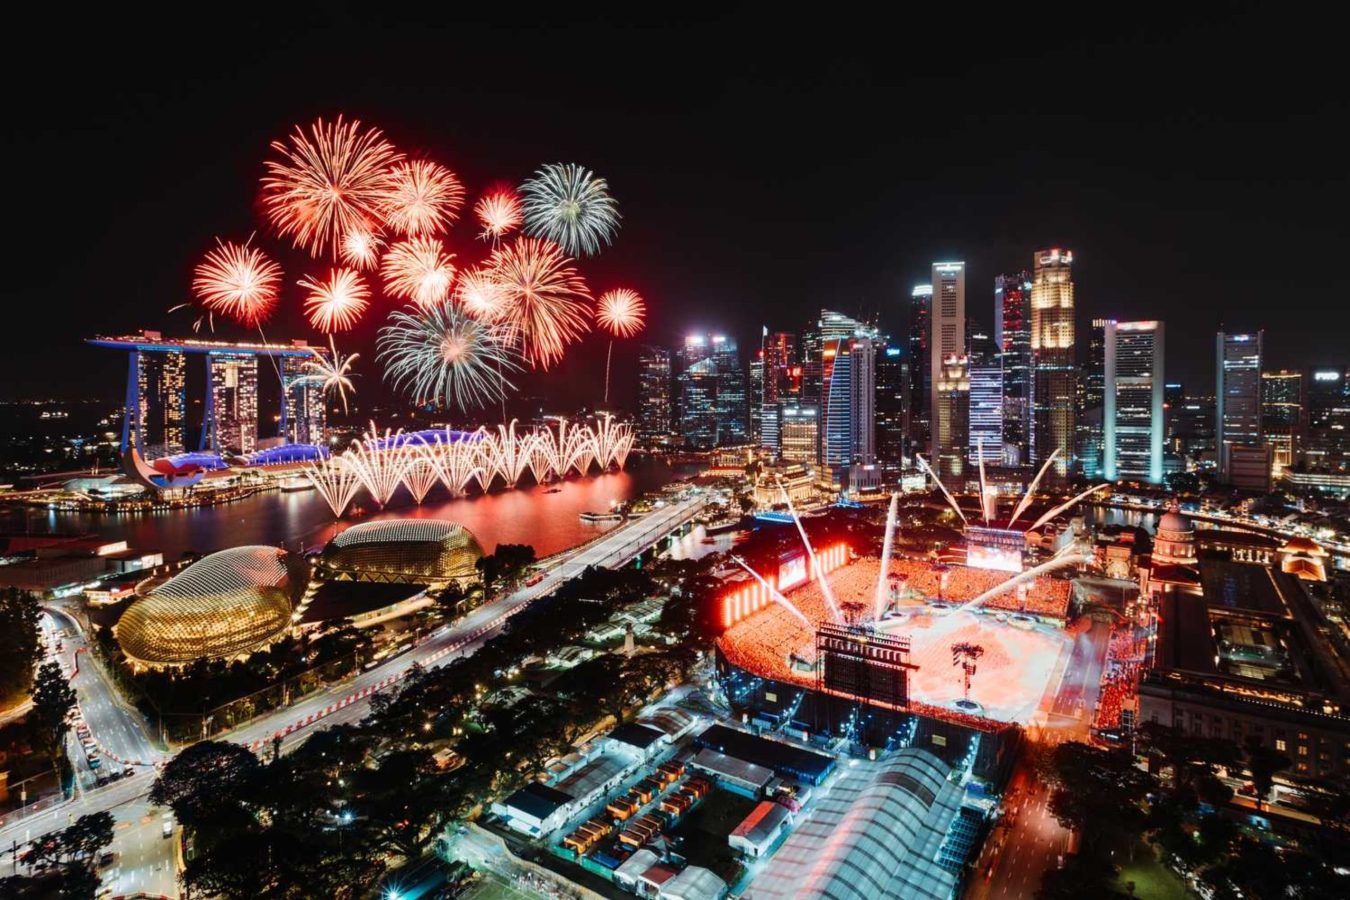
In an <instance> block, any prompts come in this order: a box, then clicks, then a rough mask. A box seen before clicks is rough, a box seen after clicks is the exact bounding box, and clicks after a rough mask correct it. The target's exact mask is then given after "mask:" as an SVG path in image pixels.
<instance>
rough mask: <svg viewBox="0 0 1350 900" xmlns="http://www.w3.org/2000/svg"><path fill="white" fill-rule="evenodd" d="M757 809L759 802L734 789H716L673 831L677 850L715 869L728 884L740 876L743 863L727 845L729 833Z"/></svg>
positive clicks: (690, 860) (693, 860)
mask: <svg viewBox="0 0 1350 900" xmlns="http://www.w3.org/2000/svg"><path fill="white" fill-rule="evenodd" d="M754 808H755V801H754V800H750V799H748V798H746V797H742V796H741V795H740V794H733V793H731V792H730V791H722V790H714V791H713V792H712V793H711V794H709V795H708V796H707V797H705V798H704V799H703V802H702V803H700V804H699V805H698V807H697V808H696V809H694V811H693V812H691V813H689V815H687V816H685V818H684V821H682V822H680V823H679V825H677V826H676V827H675V829H674V830H673V831H672V832H671V835H672V836H673V837H676V838H679V839H680V842H679V845H678V847H677V848H676V849H677V852H678V853H679V854H680V855H681V856H683V857H684V858H685V859H687V860H689V864H690V865H691V866H703V867H704V868H706V869H711V870H712V871H713V872H715V873H716V874H717V876H718V877H719V878H721V879H722V880H723V881H725V882H726V883H727V884H735V883H736V882H737V880H739V878H740V872H741V864H740V862H739V861H738V860H737V859H736V854H735V853H734V852H733V851H732V849H731V848H730V847H728V846H727V835H729V834H731V831H732V829H734V828H735V827H736V826H737V825H739V824H741V821H742V820H743V819H744V818H745V817H746V816H748V815H750V811H751V810H752V809H754Z"/></svg>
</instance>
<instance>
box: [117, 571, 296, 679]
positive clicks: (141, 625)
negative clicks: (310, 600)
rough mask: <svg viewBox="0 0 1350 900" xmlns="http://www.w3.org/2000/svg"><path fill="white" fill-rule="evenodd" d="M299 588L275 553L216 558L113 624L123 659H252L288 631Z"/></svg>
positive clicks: (139, 603) (152, 661) (158, 590)
mask: <svg viewBox="0 0 1350 900" xmlns="http://www.w3.org/2000/svg"><path fill="white" fill-rule="evenodd" d="M297 582H298V579H295V578H293V577H292V568H291V565H290V564H289V560H288V557H287V556H286V554H285V552H284V551H281V550H278V549H277V548H275V547H261V546H254V547H235V548H232V549H230V550H222V551H221V552H219V553H213V554H211V555H210V556H207V557H204V558H203V559H200V560H198V561H197V562H195V563H193V564H192V565H190V566H188V567H187V568H186V569H184V570H183V571H182V572H179V573H178V574H177V575H175V576H174V577H173V578H170V579H169V580H168V581H166V582H164V583H163V584H161V585H160V586H158V587H156V588H154V589H152V590H151V591H150V592H149V593H148V594H146V595H145V596H144V597H142V598H141V599H139V600H137V601H136V602H134V603H132V604H131V606H130V607H128V608H127V611H126V612H125V613H123V614H122V618H121V619H119V620H118V622H117V628H116V635H117V641H118V643H119V644H120V645H121V647H122V652H123V653H125V654H126V655H127V656H128V657H130V658H132V659H134V660H137V661H140V662H144V663H150V664H152V665H181V664H183V663H189V662H192V661H194V660H196V659H200V658H203V657H216V656H223V657H232V656H240V655H243V654H246V653H251V652H253V651H254V650H258V649H261V648H263V647H265V646H267V645H268V644H270V643H271V642H272V641H273V640H275V639H276V638H278V637H280V636H281V635H282V634H283V633H284V632H285V630H286V628H287V627H288V626H289V625H290V619H291V598H292V595H293V593H295V590H296V588H297V586H298V585H297Z"/></svg>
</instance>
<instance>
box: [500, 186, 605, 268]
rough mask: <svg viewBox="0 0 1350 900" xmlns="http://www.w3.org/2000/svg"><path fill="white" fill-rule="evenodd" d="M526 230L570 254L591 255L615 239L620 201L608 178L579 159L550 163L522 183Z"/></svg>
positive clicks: (521, 190) (521, 191)
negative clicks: (585, 165) (604, 177)
mask: <svg viewBox="0 0 1350 900" xmlns="http://www.w3.org/2000/svg"><path fill="white" fill-rule="evenodd" d="M520 193H521V196H522V197H523V199H524V210H525V231H526V232H527V233H528V234H531V235H534V236H535V237H543V238H548V239H549V240H551V241H553V242H554V243H555V244H557V245H558V246H560V247H562V248H563V250H564V251H565V252H566V253H567V254H568V255H569V256H591V255H593V254H595V253H598V252H600V248H601V246H602V245H607V244H609V243H611V242H612V241H613V240H614V232H616V231H618V229H619V204H618V203H617V202H616V201H615V200H614V198H613V197H612V196H610V193H609V185H608V184H607V183H606V182H605V179H603V178H599V177H597V176H596V175H595V173H593V172H592V171H591V170H590V169H587V168H585V167H584V166H579V165H577V164H576V163H549V164H548V165H546V166H543V167H542V168H540V169H539V171H537V172H535V173H534V177H533V178H530V179H528V180H527V181H526V182H525V183H524V184H522V185H521V186H520Z"/></svg>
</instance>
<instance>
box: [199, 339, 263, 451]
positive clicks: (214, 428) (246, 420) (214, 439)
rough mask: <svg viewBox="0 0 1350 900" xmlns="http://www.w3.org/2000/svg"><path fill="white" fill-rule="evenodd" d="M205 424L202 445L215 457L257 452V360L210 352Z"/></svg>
mask: <svg viewBox="0 0 1350 900" xmlns="http://www.w3.org/2000/svg"><path fill="white" fill-rule="evenodd" d="M206 381H207V391H206V401H207V403H208V404H210V406H209V407H208V408H207V411H206V415H205V417H204V419H205V421H204V424H203V427H202V443H203V445H204V446H206V447H208V448H210V449H211V450H214V451H216V452H217V453H226V452H234V453H245V454H247V453H252V452H253V451H254V450H256V449H258V357H257V356H255V355H254V354H252V353H231V352H228V351H217V352H212V353H210V354H208V355H207V357H206Z"/></svg>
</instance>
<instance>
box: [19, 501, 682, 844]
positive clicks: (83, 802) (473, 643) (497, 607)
mask: <svg viewBox="0 0 1350 900" xmlns="http://www.w3.org/2000/svg"><path fill="white" fill-rule="evenodd" d="M702 506H703V500H702V498H701V497H695V498H692V499H688V500H682V501H678V502H675V503H672V504H670V505H668V506H666V507H664V508H662V509H659V510H654V511H653V512H651V513H648V514H647V515H645V516H643V517H642V518H639V519H635V520H632V521H631V522H629V523H625V524H624V525H621V526H619V527H618V528H616V529H614V530H612V531H609V532H607V533H606V534H605V535H604V536H602V537H601V538H599V539H598V540H596V541H594V542H593V543H591V544H588V545H586V546H585V547H583V548H581V549H580V550H578V551H576V552H575V553H572V554H568V555H565V556H563V557H561V558H560V559H559V561H558V562H557V563H556V564H555V565H554V566H553V567H552V568H550V569H549V570H548V571H547V573H546V574H545V576H544V578H543V579H541V580H540V581H539V583H537V584H534V585H529V586H526V587H522V588H520V589H519V590H517V591H515V592H513V593H511V594H509V595H507V596H505V597H501V598H498V599H496V600H493V601H491V602H489V603H486V604H484V605H483V606H480V607H479V608H478V609H475V610H474V611H472V612H471V613H469V614H468V615H466V616H464V617H463V618H462V619H460V620H458V621H456V622H455V623H454V624H452V625H448V626H444V627H442V628H439V629H437V630H436V631H434V632H432V633H431V634H430V635H428V636H427V637H426V638H425V639H423V641H422V642H421V643H420V644H418V645H417V646H416V647H414V648H413V649H412V650H410V651H408V652H406V653H403V654H402V655H400V656H398V657H395V658H394V659H391V660H389V661H388V662H385V663H383V664H382V665H380V666H377V667H376V668H373V669H371V670H369V671H367V672H363V673H361V674H360V675H358V676H356V677H355V678H353V679H351V680H349V681H346V682H344V683H342V684H339V685H335V686H333V687H331V688H327V689H325V690H322V691H319V692H317V693H315V694H312V695H310V696H309V697H306V698H305V699H303V700H301V701H299V702H298V703H296V704H295V705H293V706H290V707H286V708H284V709H281V710H277V711H275V712H273V713H269V714H267V715H265V716H261V717H259V718H258V719H255V720H254V721H252V722H249V723H246V724H245V725H243V726H241V727H240V728H238V729H236V730H235V731H233V732H231V733H229V734H227V735H223V736H221V737H220V738H219V739H221V740H231V741H236V742H238V743H242V744H246V745H250V746H253V747H254V748H255V749H258V750H265V749H267V745H268V744H269V743H270V741H271V739H272V737H273V736H274V735H276V734H282V735H283V737H284V738H286V741H285V743H284V744H283V750H289V749H290V748H291V747H292V746H294V745H295V744H297V743H298V742H299V741H300V739H301V738H302V737H303V736H304V735H305V734H307V733H308V732H310V731H312V730H313V729H315V728H316V727H318V726H320V725H324V726H327V725H329V724H334V723H337V722H343V721H355V720H357V719H359V718H361V717H363V716H364V715H365V712H366V710H367V709H368V708H369V703H370V700H369V698H370V695H371V694H372V693H374V692H375V691H376V690H378V689H380V688H382V687H387V686H388V685H389V684H392V683H394V682H395V681H397V680H399V679H401V678H402V677H404V676H405V675H406V674H407V672H408V670H409V669H410V668H411V667H412V665H413V663H414V662H416V663H419V664H421V665H423V666H428V665H434V664H436V663H439V662H441V661H443V660H445V659H447V658H449V657H450V656H451V654H453V653H463V652H472V651H473V650H474V649H476V648H477V647H478V646H481V644H482V643H483V642H484V641H485V640H487V639H489V638H490V637H491V636H492V635H493V634H495V633H496V632H497V631H498V630H500V628H501V626H502V624H503V623H504V622H505V621H506V620H507V619H508V618H509V617H510V616H511V615H514V614H515V613H516V612H519V611H520V610H521V609H524V608H525V607H526V606H527V605H529V603H531V602H533V601H534V600H536V599H538V598H540V597H542V596H545V595H547V594H549V593H551V592H553V591H554V590H556V589H557V588H558V587H559V586H560V585H561V584H562V583H563V582H565V581H567V580H569V579H571V578H574V577H576V576H577V575H579V574H580V573H581V572H582V571H583V570H584V569H585V568H586V567H588V566H592V565H595V566H605V567H613V566H615V565H620V564H624V563H626V562H627V561H628V560H629V559H631V558H632V556H634V555H635V554H636V553H637V552H640V551H642V550H645V549H647V548H648V547H650V546H651V545H652V544H654V543H655V542H656V541H658V540H660V539H661V537H663V536H664V534H665V533H666V532H668V531H669V530H671V529H672V528H674V527H677V526H678V525H679V524H681V523H683V522H687V521H689V520H690V519H692V518H693V517H694V516H695V515H697V513H698V511H699V510H700V509H702ZM349 698H350V699H349ZM330 709H331V710H332V712H331V713H329V712H328V710H330ZM153 783H154V772H153V770H150V769H143V770H140V771H138V773H137V774H136V775H135V776H133V777H131V778H127V779H124V780H122V781H119V782H115V783H113V784H110V785H107V786H105V787H102V788H96V789H94V790H89V791H84V792H82V793H81V794H80V795H79V796H78V797H76V798H74V799H72V800H68V801H65V802H62V803H59V804H56V805H54V806H52V807H48V808H45V809H42V810H40V811H37V812H33V811H29V812H28V813H27V815H24V814H23V813H22V812H19V813H12V814H10V815H9V816H7V817H5V818H4V819H3V820H0V848H3V849H4V850H7V849H8V848H9V846H10V842H11V841H15V840H17V841H20V842H25V841H28V840H31V839H32V838H34V837H37V836H39V835H42V834H45V833H47V832H48V831H53V830H55V829H58V828H64V827H65V826H66V825H67V824H69V823H70V822H71V821H73V820H74V819H75V817H76V816H79V815H83V814H85V813H91V812H98V811H101V810H113V811H114V812H115V814H116V815H118V816H119V821H120V820H121V819H120V817H122V816H124V815H126V813H125V812H124V811H121V810H120V808H121V807H123V806H125V805H126V804H130V803H135V802H139V801H141V800H142V799H143V798H144V797H145V795H146V794H148V793H149V790H150V786H151V785H152V784H153ZM30 810H31V808H30Z"/></svg>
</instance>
